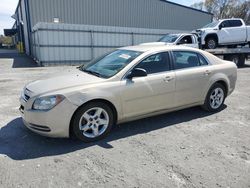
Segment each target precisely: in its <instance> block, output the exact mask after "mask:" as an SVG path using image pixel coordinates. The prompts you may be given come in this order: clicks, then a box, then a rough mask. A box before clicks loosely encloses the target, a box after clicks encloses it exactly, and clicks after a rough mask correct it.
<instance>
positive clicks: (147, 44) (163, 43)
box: [140, 42, 174, 46]
mask: <svg viewBox="0 0 250 188" xmlns="http://www.w3.org/2000/svg"><path fill="white" fill-rule="evenodd" d="M173 44H174V43H167V42H148V43H142V44H140V45H142V46H162V45H173Z"/></svg>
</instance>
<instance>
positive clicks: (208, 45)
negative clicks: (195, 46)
mask: <svg viewBox="0 0 250 188" xmlns="http://www.w3.org/2000/svg"><path fill="white" fill-rule="evenodd" d="M217 46H218V43H217V40H216V39H215V38H213V37H210V38H208V39H207V40H206V48H207V49H215V48H216V47H217Z"/></svg>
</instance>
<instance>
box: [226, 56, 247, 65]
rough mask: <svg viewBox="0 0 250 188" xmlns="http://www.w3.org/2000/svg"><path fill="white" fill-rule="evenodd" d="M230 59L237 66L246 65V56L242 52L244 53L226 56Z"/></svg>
mask: <svg viewBox="0 0 250 188" xmlns="http://www.w3.org/2000/svg"><path fill="white" fill-rule="evenodd" d="M226 59H227V60H228V61H232V62H234V63H235V64H236V65H237V67H242V66H244V64H245V56H244V55H243V54H242V55H237V54H235V55H230V56H228V57H227V58H226Z"/></svg>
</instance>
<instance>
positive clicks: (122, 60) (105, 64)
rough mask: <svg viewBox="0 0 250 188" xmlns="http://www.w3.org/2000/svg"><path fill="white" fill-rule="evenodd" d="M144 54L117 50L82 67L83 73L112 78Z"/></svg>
mask: <svg viewBox="0 0 250 188" xmlns="http://www.w3.org/2000/svg"><path fill="white" fill-rule="evenodd" d="M140 54H142V52H138V51H131V50H115V51H113V52H111V53H109V54H107V55H104V56H102V57H101V58H98V59H96V60H94V61H93V62H91V63H89V64H87V65H85V66H82V67H81V68H80V70H81V71H83V72H87V73H89V74H93V75H95V76H98V77H102V78H110V77H112V76H114V75H115V74H117V73H118V72H119V71H121V70H122V69H123V68H124V67H125V66H127V65H128V64H129V63H130V62H131V61H133V60H134V59H135V58H136V57H138V56H139V55H140Z"/></svg>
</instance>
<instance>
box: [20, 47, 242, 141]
mask: <svg viewBox="0 0 250 188" xmlns="http://www.w3.org/2000/svg"><path fill="white" fill-rule="evenodd" d="M236 79H237V68H236V65H235V64H234V63H232V62H229V61H224V60H221V59H219V58H217V57H215V56H213V55H211V54H209V53H207V52H205V51H202V50H198V49H194V48H188V47H183V46H149V45H147V46H131V47H124V48H119V49H117V50H115V51H113V52H111V53H109V54H106V55H104V56H103V57H101V58H99V59H97V60H95V61H93V62H90V63H89V64H86V65H83V66H81V67H79V68H78V69H75V70H72V71H70V72H65V73H60V74H57V75H54V76H53V77H46V78H42V79H40V80H36V81H34V82H32V83H29V84H28V85H26V86H25V87H24V89H23V92H22V95H21V97H20V102H21V106H20V111H21V115H22V118H23V121H24V124H25V125H26V127H27V128H29V129H30V130H32V131H34V132H36V133H38V134H41V135H45V136H50V137H70V136H72V135H73V136H76V137H77V138H79V139H81V140H83V141H85V142H90V141H96V140H99V139H101V138H103V137H104V136H106V135H107V134H108V133H109V132H110V130H111V128H112V126H114V125H115V124H118V123H122V122H127V121H131V120H136V119H140V118H145V117H149V116H153V115H157V114H162V113H166V112H169V111H175V110H179V109H183V108H188V107H192V106H198V105H200V106H202V107H203V108H204V109H205V110H208V111H219V110H220V109H221V108H222V107H223V103H224V100H225V98H226V97H227V96H228V95H230V94H231V93H232V92H233V90H234V88H235V83H236Z"/></svg>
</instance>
